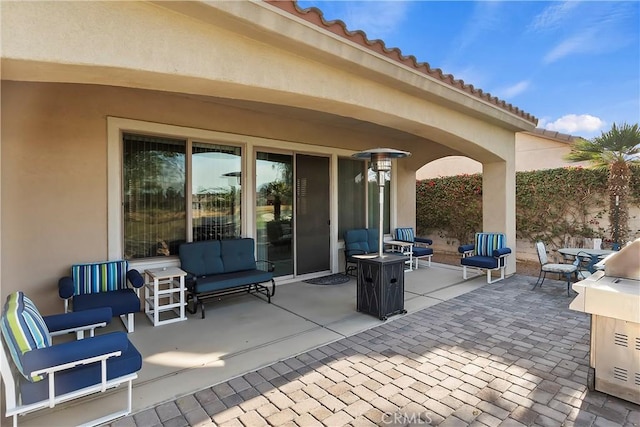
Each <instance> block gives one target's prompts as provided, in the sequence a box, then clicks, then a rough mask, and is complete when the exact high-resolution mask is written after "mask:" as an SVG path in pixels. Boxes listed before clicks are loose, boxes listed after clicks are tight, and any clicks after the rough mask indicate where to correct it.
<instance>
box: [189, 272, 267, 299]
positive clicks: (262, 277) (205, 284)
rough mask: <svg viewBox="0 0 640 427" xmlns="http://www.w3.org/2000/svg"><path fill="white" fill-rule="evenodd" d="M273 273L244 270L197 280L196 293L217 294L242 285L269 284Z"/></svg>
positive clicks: (202, 277)
mask: <svg viewBox="0 0 640 427" xmlns="http://www.w3.org/2000/svg"><path fill="white" fill-rule="evenodd" d="M272 278H273V273H271V272H268V271H263V270H244V271H235V272H232V273H222V274H216V275H212V276H200V277H196V278H195V283H196V285H195V287H196V289H195V291H196V293H203V292H215V291H221V290H224V289H231V288H235V287H238V286H242V285H252V284H254V283H264V282H268V281H270V280H271V279H272Z"/></svg>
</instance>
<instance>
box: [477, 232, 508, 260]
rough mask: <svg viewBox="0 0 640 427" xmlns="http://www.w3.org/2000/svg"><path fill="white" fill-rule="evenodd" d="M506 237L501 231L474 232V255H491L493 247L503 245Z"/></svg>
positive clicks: (499, 247)
mask: <svg viewBox="0 0 640 427" xmlns="http://www.w3.org/2000/svg"><path fill="white" fill-rule="evenodd" d="M505 243H506V238H505V236H504V234H501V233H476V237H475V250H476V253H475V254H476V255H480V256H493V251H494V250H495V249H501V248H504V247H505Z"/></svg>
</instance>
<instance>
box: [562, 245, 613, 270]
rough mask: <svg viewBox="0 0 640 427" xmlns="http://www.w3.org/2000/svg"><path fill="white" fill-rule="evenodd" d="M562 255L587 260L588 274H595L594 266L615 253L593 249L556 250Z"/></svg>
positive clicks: (608, 250)
mask: <svg viewBox="0 0 640 427" xmlns="http://www.w3.org/2000/svg"><path fill="white" fill-rule="evenodd" d="M558 252H560V253H561V254H562V255H565V256H570V257H573V258H580V259H585V258H588V264H587V266H586V267H587V270H589V272H590V273H595V271H596V270H597V268H596V266H595V265H596V264H597V263H598V262H599V261H600V260H601V259H602V258H604V257H606V256H608V255H611V254H612V253H615V251H613V250H610V249H593V248H560V249H558Z"/></svg>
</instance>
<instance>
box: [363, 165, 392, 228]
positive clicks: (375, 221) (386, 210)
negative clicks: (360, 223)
mask: <svg viewBox="0 0 640 427" xmlns="http://www.w3.org/2000/svg"><path fill="white" fill-rule="evenodd" d="M367 175H368V179H367V188H368V190H369V198H368V204H369V209H368V215H367V217H368V224H369V228H376V229H377V228H380V202H379V198H380V186H379V185H378V179H377V176H378V173H377V172H374V171H373V169H371V168H369V169H368V170H367ZM390 181H391V174H390V173H389V172H385V173H384V201H383V204H384V205H383V213H382V215H383V218H382V223H383V227H382V232H383V233H385V234H389V233H390V232H391V230H390V226H389V224H390V223H391V208H390V207H391V185H390Z"/></svg>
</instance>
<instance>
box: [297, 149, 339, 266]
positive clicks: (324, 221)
mask: <svg viewBox="0 0 640 427" xmlns="http://www.w3.org/2000/svg"><path fill="white" fill-rule="evenodd" d="M329 202H330V199H329V158H328V157H319V156H308V155H302V154H298V155H296V206H295V212H296V216H295V218H296V225H297V226H296V272H297V274H298V275H301V274H307V273H315V272H319V271H326V270H329V269H330V268H331V264H330V262H331V259H330V255H331V245H330V236H331V234H330V229H329V226H330V224H329V218H330V210H329Z"/></svg>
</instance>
